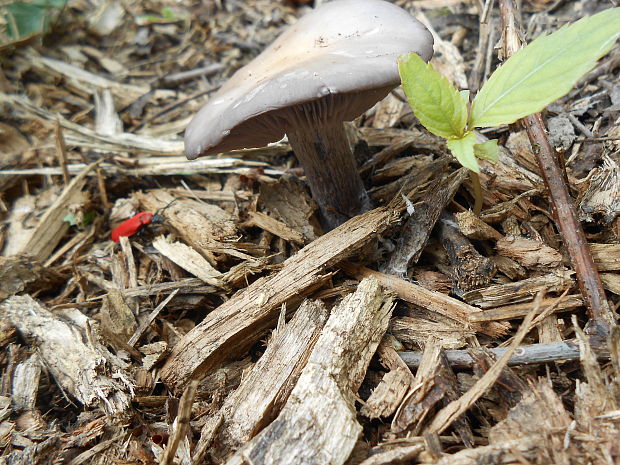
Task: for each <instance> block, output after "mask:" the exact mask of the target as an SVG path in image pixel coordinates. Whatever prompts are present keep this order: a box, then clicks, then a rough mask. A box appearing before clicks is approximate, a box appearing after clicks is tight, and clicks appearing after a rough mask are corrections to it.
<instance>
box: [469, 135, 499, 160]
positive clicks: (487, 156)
mask: <svg viewBox="0 0 620 465" xmlns="http://www.w3.org/2000/svg"><path fill="white" fill-rule="evenodd" d="M474 154H475V155H476V157H477V158H482V159H484V160H489V161H491V162H493V163H496V162H497V160H498V159H499V147H498V146H497V139H491V140H488V141H486V142H483V143H482V144H475V145H474Z"/></svg>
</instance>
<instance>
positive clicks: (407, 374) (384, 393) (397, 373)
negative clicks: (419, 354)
mask: <svg viewBox="0 0 620 465" xmlns="http://www.w3.org/2000/svg"><path fill="white" fill-rule="evenodd" d="M393 339H394V337H393V336H386V337H384V338H383V340H382V341H381V344H379V348H378V349H377V354H378V355H379V361H380V362H381V364H382V365H383V366H385V367H387V368H388V369H389V371H388V372H387V373H386V374H385V375H384V376H383V378H382V379H381V381H380V382H379V384H378V385H377V387H376V388H375V389H374V390H373V391H372V393H371V394H370V397H369V398H368V399H367V400H366V403H365V404H364V405H363V406H362V408H361V409H360V413H361V414H362V415H364V416H365V417H367V418H370V419H373V418H381V417H383V418H387V417H389V416H391V415H393V414H394V412H396V409H397V408H398V406H399V405H400V404H401V403H402V401H403V398H404V397H405V394H407V391H409V389H410V388H411V387H412V386H413V385H414V376H413V374H412V373H411V371H410V370H409V367H407V365H406V364H405V362H404V361H403V359H402V358H400V357H399V356H398V353H397V352H396V350H395V349H394V347H393V346H392V345H391V342H390V340H393ZM392 342H394V343H397V341H392Z"/></svg>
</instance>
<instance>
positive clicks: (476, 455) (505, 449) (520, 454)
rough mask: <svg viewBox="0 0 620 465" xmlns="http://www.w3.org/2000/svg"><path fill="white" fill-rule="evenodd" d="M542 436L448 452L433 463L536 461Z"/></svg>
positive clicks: (473, 464)
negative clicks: (453, 452)
mask: <svg viewBox="0 0 620 465" xmlns="http://www.w3.org/2000/svg"><path fill="white" fill-rule="evenodd" d="M539 446H540V436H539V435H536V436H534V437H531V436H530V437H528V438H519V439H513V440H510V441H505V442H503V443H501V444H491V445H488V446H479V447H476V448H474V449H464V450H461V451H459V452H457V453H455V454H447V455H445V456H443V457H442V458H441V459H440V460H438V461H436V462H434V463H433V465H476V464H479V463H492V464H494V465H511V464H514V463H523V460H528V462H525V463H536V459H538V458H539V456H538V453H539V450H540V449H539Z"/></svg>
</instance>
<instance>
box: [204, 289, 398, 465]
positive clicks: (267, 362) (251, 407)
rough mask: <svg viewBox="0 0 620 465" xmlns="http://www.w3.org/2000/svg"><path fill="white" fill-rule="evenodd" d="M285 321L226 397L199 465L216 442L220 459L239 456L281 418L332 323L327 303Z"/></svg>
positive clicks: (307, 305)
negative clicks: (323, 332)
mask: <svg viewBox="0 0 620 465" xmlns="http://www.w3.org/2000/svg"><path fill="white" fill-rule="evenodd" d="M283 317H284V313H282V314H281V324H279V325H278V328H277V329H276V330H275V331H274V333H273V334H272V336H271V339H270V340H269V344H268V345H267V350H266V351H265V353H264V354H263V355H262V356H261V358H260V359H259V361H258V362H257V363H256V364H255V365H254V366H253V367H252V370H251V371H250V372H249V374H246V375H244V377H243V379H242V381H241V384H240V385H239V387H238V388H237V389H236V390H235V392H233V393H232V394H231V395H229V396H228V397H227V398H226V401H225V402H224V405H223V406H222V407H221V409H220V411H219V412H218V415H220V416H221V417H222V421H221V422H220V423H219V425H217V426H218V430H217V431H212V430H211V428H212V427H213V426H214V425H212V424H211V423H210V422H207V424H205V427H203V429H202V431H201V433H200V434H201V435H200V440H199V441H198V444H197V445H196V448H195V451H194V456H193V457H192V462H193V463H194V464H196V465H197V464H200V463H203V460H204V456H205V453H206V448H207V446H208V443H209V442H210V441H211V440H212V439H216V440H217V443H218V451H216V455H217V456H220V458H223V457H221V456H222V455H224V452H223V451H226V455H227V453H230V452H233V451H235V450H236V449H238V448H239V447H240V446H241V445H242V444H243V443H245V442H247V441H249V440H250V439H251V438H252V437H254V436H256V434H257V433H258V432H259V431H260V430H261V429H262V428H264V427H265V426H266V425H268V424H269V423H270V422H271V421H272V420H273V419H274V418H275V417H276V416H277V415H278V414H279V413H280V410H281V408H282V406H283V405H284V403H285V402H286V400H287V399H288V396H289V394H290V393H291V390H292V389H293V387H294V386H295V383H296V382H297V379H298V378H299V375H300V373H301V371H302V369H303V368H304V366H305V363H306V360H308V357H309V355H310V353H311V351H312V349H313V347H314V344H315V342H316V341H317V339H318V337H319V334H320V332H321V330H322V329H323V326H324V324H325V322H326V321H327V317H328V311H327V309H326V307H325V306H324V305H323V304H322V303H321V302H319V301H309V300H306V301H304V302H303V303H302V304H301V306H300V307H299V309H298V310H297V311H296V312H295V315H294V316H293V318H292V319H291V320H290V321H289V322H288V323H286V325H284V326H282V324H283V323H284V321H283ZM403 365H404V364H403ZM405 368H406V365H405ZM407 371H408V370H407ZM203 438H204V439H203ZM218 461H221V460H218Z"/></svg>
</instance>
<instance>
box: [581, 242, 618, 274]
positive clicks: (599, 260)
mask: <svg viewBox="0 0 620 465" xmlns="http://www.w3.org/2000/svg"><path fill="white" fill-rule="evenodd" d="M588 245H589V246H590V250H591V251H592V257H593V258H594V263H596V266H597V268H598V270H599V271H619V270H620V244H592V243H590V244H588Z"/></svg>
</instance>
